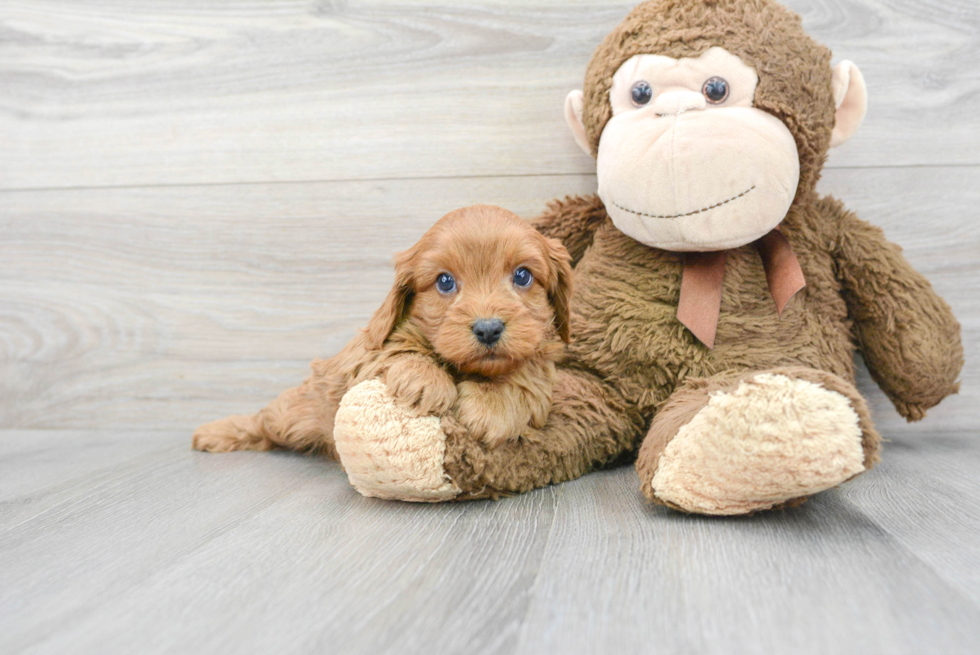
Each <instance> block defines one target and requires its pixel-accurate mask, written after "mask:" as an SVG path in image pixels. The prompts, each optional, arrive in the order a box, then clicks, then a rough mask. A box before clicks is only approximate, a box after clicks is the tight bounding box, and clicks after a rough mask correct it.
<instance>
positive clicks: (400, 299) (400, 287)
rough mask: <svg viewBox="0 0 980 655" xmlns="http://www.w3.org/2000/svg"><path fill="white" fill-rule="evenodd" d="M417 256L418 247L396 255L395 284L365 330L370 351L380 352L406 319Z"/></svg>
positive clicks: (412, 292) (412, 289) (413, 289)
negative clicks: (413, 266) (396, 327)
mask: <svg viewBox="0 0 980 655" xmlns="http://www.w3.org/2000/svg"><path fill="white" fill-rule="evenodd" d="M417 254H418V247H412V248H410V249H408V250H406V251H405V252H400V253H398V254H397V255H395V284H394V285H393V286H392V287H391V291H389V292H388V297H387V298H385V300H384V302H383V303H382V304H381V307H379V308H378V311H376V312H374V316H372V317H371V320H370V321H368V324H367V327H366V328H364V333H365V335H366V337H367V347H368V349H370V350H380V349H381V347H382V346H384V343H385V339H387V338H388V335H390V334H391V331H392V330H394V329H395V326H396V325H398V323H399V322H400V321H401V320H402V319H403V318H405V312H406V311H407V309H408V305H409V303H410V302H411V300H412V295H413V294H414V293H415V281H414V279H413V277H412V263H413V261H414V259H415V256H416V255H417Z"/></svg>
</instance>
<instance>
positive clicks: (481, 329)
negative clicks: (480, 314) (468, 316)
mask: <svg viewBox="0 0 980 655" xmlns="http://www.w3.org/2000/svg"><path fill="white" fill-rule="evenodd" d="M503 331H504V322H503V321H501V320H500V319H499V318H481V319H480V320H478V321H477V322H476V323H474V324H473V334H475V335H476V338H477V339H478V340H479V341H480V343H482V344H483V345H485V346H492V345H493V344H495V343H497V340H498V339H500V335H501V334H502V333H503Z"/></svg>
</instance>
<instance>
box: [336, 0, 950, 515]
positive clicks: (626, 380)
mask: <svg viewBox="0 0 980 655" xmlns="http://www.w3.org/2000/svg"><path fill="white" fill-rule="evenodd" d="M865 105H866V96H865V86H864V81H863V79H862V77H861V74H860V72H859V71H858V69H857V68H856V67H855V66H854V65H853V64H851V63H849V62H846V61H845V62H843V63H841V64H839V65H837V66H836V67H831V63H830V52H829V50H827V49H826V48H824V47H823V46H821V45H819V44H817V43H815V42H814V41H813V40H812V39H810V37H809V36H807V34H806V33H805V32H804V31H803V29H802V26H801V22H800V19H799V17H798V16H796V15H795V14H793V13H792V12H790V11H788V10H787V9H785V8H783V7H782V6H780V5H778V4H777V3H775V2H773V1H772V0H650V1H649V2H645V3H643V4H641V5H639V6H638V7H636V8H635V9H634V10H633V11H632V12H631V13H630V14H629V16H627V17H626V19H625V20H624V21H623V23H622V24H620V25H619V26H618V27H617V28H616V29H614V30H613V32H612V33H610V34H609V36H608V37H607V38H606V40H605V41H604V42H603V43H602V44H601V45H600V46H599V48H598V49H597V50H596V52H595V54H594V56H593V58H592V61H591V63H590V64H589V67H588V71H587V73H586V78H585V88H584V90H583V91H576V92H573V93H571V94H570V95H569V96H568V100H567V102H566V108H565V114H566V118H567V120H568V123H569V125H570V127H571V130H572V134H573V136H574V138H575V140H576V141H577V142H578V144H579V145H580V146H581V147H582V148H583V149H584V150H585V151H586V152H588V153H589V154H591V155H593V156H595V157H596V163H597V173H598V194H597V195H596V196H590V197H578V198H568V199H565V200H564V201H561V202H555V203H553V204H552V205H551V206H550V207H549V210H548V211H547V212H546V213H545V214H544V215H543V216H541V217H540V218H538V219H536V221H535V223H536V226H537V227H538V229H539V230H540V231H541V232H543V233H544V234H546V235H547V236H550V237H555V238H558V239H560V240H561V241H562V242H563V243H564V244H565V246H566V248H567V249H568V250H569V252H570V253H571V255H572V259H573V262H574V263H575V284H576V289H577V292H576V296H575V298H574V299H573V303H572V305H573V315H572V335H573V338H574V340H573V342H572V344H571V346H570V348H569V354H568V358H567V362H566V364H565V365H564V366H562V367H559V370H558V373H557V376H556V379H555V384H554V396H553V402H552V411H551V414H550V416H549V418H548V421H547V423H546V424H545V425H544V427H542V428H540V429H532V428H528V429H526V430H525V431H524V433H522V434H521V435H520V438H519V439H514V440H510V441H508V442H506V443H504V444H501V445H500V446H498V447H496V448H493V449H489V448H487V447H485V446H484V445H483V444H481V443H480V442H479V441H477V440H473V439H467V438H466V435H465V434H463V433H460V431H459V430H458V429H456V428H455V427H453V426H449V425H446V423H445V422H443V424H442V425H441V426H440V427H439V428H438V429H436V427H435V426H434V425H431V426H427V427H426V428H425V429H424V430H422V429H421V428H420V430H419V433H420V434H421V433H423V432H424V434H425V436H424V437H419V438H417V439H415V438H413V439H410V440H409V441H413V440H414V441H413V443H412V444H411V447H412V448H416V447H422V446H424V447H426V448H428V449H429V450H427V451H426V452H432V453H435V454H434V455H433V457H432V459H431V460H430V462H431V464H432V470H431V471H427V472H426V476H427V477H426V478H425V479H426V481H427V482H426V484H428V485H429V486H430V487H433V488H437V489H438V491H437V492H434V493H431V494H428V495H426V494H420V495H423V496H425V499H434V498H438V499H445V498H476V497H496V496H500V495H504V494H509V493H515V492H521V491H526V490H528V489H531V488H534V487H538V486H542V485H546V484H550V483H555V482H561V481H563V480H569V479H572V478H575V477H577V476H579V475H582V474H584V473H586V472H588V471H590V470H593V469H595V468H598V467H600V466H604V465H607V464H609V463H611V462H613V461H615V460H617V459H619V458H621V457H622V456H623V455H625V454H628V453H634V452H636V453H637V471H638V472H639V477H640V486H641V489H642V492H643V494H644V495H645V496H646V497H647V498H649V499H651V500H653V501H655V502H657V503H661V504H664V505H668V506H670V507H673V508H676V509H680V510H683V511H687V512H697V513H704V514H745V513H751V512H755V511H759V510H764V509H769V508H773V507H780V506H787V505H793V504H796V503H799V502H801V501H802V500H804V499H806V498H807V497H808V496H810V495H812V494H814V493H817V492H819V491H822V490H824V489H828V488H830V487H833V486H836V485H838V484H840V483H842V482H844V481H846V480H848V479H850V478H852V477H854V476H856V475H858V474H860V473H861V472H863V471H865V470H867V469H868V468H870V467H871V466H872V465H873V464H874V463H875V462H876V461H877V460H878V457H879V449H880V438H879V436H878V434H877V433H876V431H875V429H874V426H873V424H872V422H871V418H870V415H869V412H868V408H867V404H866V403H865V401H864V399H863V398H862V397H861V395H860V394H859V393H858V391H857V390H856V389H855V387H854V364H853V353H854V352H855V350H858V351H860V352H861V353H862V355H863V356H864V360H865V362H866V363H867V365H868V369H869V370H870V371H871V375H872V377H873V378H874V379H875V381H876V382H877V383H878V384H879V385H880V386H881V388H882V389H883V390H884V392H885V393H886V395H887V396H888V397H889V398H890V399H891V400H892V402H893V403H894V405H895V407H896V409H897V410H898V411H899V413H901V414H902V415H903V416H905V417H906V418H907V419H908V420H910V421H911V420H918V419H921V418H923V416H924V415H925V412H926V410H927V409H928V408H930V407H932V406H934V405H935V404H937V403H938V402H940V401H941V400H942V399H943V398H944V397H945V396H947V395H949V394H951V393H955V392H956V390H957V383H956V378H957V376H958V375H959V371H960V369H961V367H962V364H963V350H962V346H961V343H960V329H959V325H958V323H957V322H956V319H955V318H954V317H953V315H952V313H951V311H950V308H949V306H948V305H947V304H946V303H945V302H944V301H943V300H942V299H941V298H939V297H938V296H937V295H936V294H935V292H934V291H933V290H932V287H931V286H930V285H929V282H928V281H926V280H925V278H923V277H922V276H921V275H919V274H918V273H917V272H916V271H914V270H913V269H912V268H911V267H910V266H909V264H908V263H907V262H906V261H905V259H904V257H903V256H902V254H901V251H900V249H899V248H898V247H897V246H895V245H893V244H891V243H889V242H888V241H887V240H886V239H885V238H884V236H883V234H882V232H881V230H879V229H878V228H876V227H873V226H871V225H869V224H867V223H865V222H863V221H861V220H860V219H858V218H857V217H856V216H854V214H852V213H850V212H849V211H847V210H846V209H845V208H844V206H843V205H842V204H841V203H840V202H839V201H837V200H835V199H833V198H826V197H825V198H821V197H818V196H817V194H816V191H815V186H816V183H817V180H818V178H819V176H820V170H821V167H822V165H823V162H824V159H825V157H826V154H827V150H828V148H830V147H834V146H836V145H839V144H841V143H843V142H844V141H846V140H847V139H848V138H849V137H850V136H851V135H852V134H853V133H854V132H855V130H857V128H858V126H859V125H860V123H861V120H862V119H863V116H864V110H865ZM357 391H358V389H356V388H355V389H354V390H352V392H351V394H355V396H357V394H356V393H355V392H357ZM359 407H360V408H361V410H362V416H363V410H365V407H366V406H365V405H364V404H361V405H359ZM343 411H344V410H343V408H342V409H341V412H343ZM391 411H393V409H392V408H391V407H388V406H384V407H382V405H381V404H378V405H377V406H376V407H375V406H373V405H372V406H370V407H367V414H368V415H370V414H371V412H376V414H377V415H378V416H389V415H390V412H391ZM340 420H341V415H340V414H338V422H340ZM360 425H361V426H366V425H367V424H366V423H364V422H363V421H362V423H361V424H360ZM362 429H364V430H365V432H370V428H369V427H365V428H362ZM413 434H414V433H413ZM362 436H363V437H365V438H366V442H365V443H368V444H370V441H371V439H372V437H371V436H370V434H365V435H362ZM378 438H379V439H380V438H381V437H380V436H379V437H378ZM338 442H339V438H338ZM422 442H424V443H422ZM359 447H361V446H359ZM363 447H365V448H366V447H367V446H363ZM399 494H400V495H399ZM408 495H411V494H408ZM392 496H394V497H406V494H405V493H404V491H403V490H401V489H399V492H398V494H392V495H389V497H392Z"/></svg>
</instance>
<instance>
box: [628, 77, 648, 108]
mask: <svg viewBox="0 0 980 655" xmlns="http://www.w3.org/2000/svg"><path fill="white" fill-rule="evenodd" d="M651 99H653V89H652V88H650V83H649V82H647V81H646V80H640V81H639V82H637V83H635V84H634V85H633V86H632V88H630V100H632V101H633V104H634V105H636V106H637V107H642V106H643V105H645V104H648V103H649V102H650V100H651Z"/></svg>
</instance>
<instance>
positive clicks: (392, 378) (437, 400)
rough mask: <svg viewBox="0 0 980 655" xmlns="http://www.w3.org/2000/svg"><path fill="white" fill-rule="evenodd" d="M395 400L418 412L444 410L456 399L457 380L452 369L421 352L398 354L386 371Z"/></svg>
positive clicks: (435, 412)
mask: <svg viewBox="0 0 980 655" xmlns="http://www.w3.org/2000/svg"><path fill="white" fill-rule="evenodd" d="M384 383H385V386H386V387H387V389H388V393H390V394H391V395H392V396H393V397H394V398H395V401H396V402H397V403H398V404H399V405H401V406H402V407H406V408H408V409H411V410H412V411H414V412H415V413H416V414H417V415H418V416H424V415H426V414H436V415H438V414H445V413H446V412H448V411H449V410H450V409H452V406H453V403H454V402H456V383H455V382H454V381H453V379H452V377H450V375H449V373H447V372H446V371H445V370H443V369H442V368H440V367H439V366H438V365H437V364H436V363H435V362H433V361H432V360H430V359H428V358H425V357H421V356H410V357H397V358H395V359H394V360H393V361H392V363H391V364H390V365H389V366H388V369H387V370H386V371H385V374H384Z"/></svg>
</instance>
